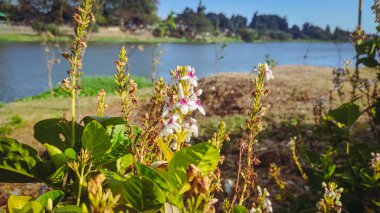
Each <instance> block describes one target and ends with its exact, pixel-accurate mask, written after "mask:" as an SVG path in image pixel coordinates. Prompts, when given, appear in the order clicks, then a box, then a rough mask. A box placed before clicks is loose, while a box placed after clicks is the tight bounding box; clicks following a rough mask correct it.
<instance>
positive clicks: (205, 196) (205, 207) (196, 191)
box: [186, 164, 220, 212]
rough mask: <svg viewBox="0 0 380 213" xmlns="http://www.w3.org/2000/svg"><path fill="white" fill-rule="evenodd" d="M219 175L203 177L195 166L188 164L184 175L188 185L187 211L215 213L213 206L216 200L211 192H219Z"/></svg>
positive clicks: (212, 174) (217, 173)
mask: <svg viewBox="0 0 380 213" xmlns="http://www.w3.org/2000/svg"><path fill="white" fill-rule="evenodd" d="M219 175H220V173H219V172H218V171H216V174H214V173H211V174H210V175H209V176H208V175H203V174H202V172H201V170H199V169H198V168H197V167H196V166H195V165H193V164H190V166H189V169H188V170H187V173H186V178H187V182H188V183H189V184H190V190H189V191H188V194H189V198H188V199H187V202H186V203H187V209H188V210H190V212H198V211H199V212H215V207H214V204H215V203H217V202H218V199H216V198H214V197H213V195H212V192H213V191H215V190H220V183H219V181H216V182H215V181H214V180H219V179H220V176H219Z"/></svg>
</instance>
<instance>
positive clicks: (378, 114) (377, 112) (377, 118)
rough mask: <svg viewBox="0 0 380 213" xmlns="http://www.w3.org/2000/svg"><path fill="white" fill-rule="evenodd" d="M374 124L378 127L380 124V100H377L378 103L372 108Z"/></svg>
mask: <svg viewBox="0 0 380 213" xmlns="http://www.w3.org/2000/svg"><path fill="white" fill-rule="evenodd" d="M372 114H373V122H374V123H375V124H376V125H379V124H380V98H377V100H376V102H375V103H374V104H373V106H372Z"/></svg>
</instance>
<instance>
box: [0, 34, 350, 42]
mask: <svg viewBox="0 0 380 213" xmlns="http://www.w3.org/2000/svg"><path fill="white" fill-rule="evenodd" d="M70 40H71V36H56V37H54V39H52V40H50V41H56V42H68V41H70ZM43 41H44V38H43V37H42V36H41V35H23V34H0V42H1V43H4V42H43ZM89 42H100V43H102V42H103V43H147V44H150V43H151V44H155V43H182V44H211V43H223V42H227V43H273V42H310V43H337V42H335V41H330V40H315V39H300V40H262V39H260V40H255V41H253V42H244V41H243V40H241V39H239V38H234V37H216V38H209V39H205V40H201V39H194V40H190V39H186V38H173V37H148V38H138V37H135V36H91V37H90V39H89ZM348 42H349V41H345V42H342V41H340V42H338V43H348Z"/></svg>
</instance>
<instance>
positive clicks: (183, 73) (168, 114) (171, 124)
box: [160, 66, 205, 150]
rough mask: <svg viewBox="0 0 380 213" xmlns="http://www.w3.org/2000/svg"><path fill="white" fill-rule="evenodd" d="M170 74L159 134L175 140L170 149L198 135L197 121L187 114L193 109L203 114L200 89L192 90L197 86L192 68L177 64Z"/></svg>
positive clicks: (188, 141)
mask: <svg viewBox="0 0 380 213" xmlns="http://www.w3.org/2000/svg"><path fill="white" fill-rule="evenodd" d="M171 75H172V79H171V82H170V85H171V86H172V94H171V95H170V96H168V98H167V99H166V101H165V104H164V107H163V113H162V117H164V118H165V121H164V126H163V128H162V130H161V132H160V136H163V137H172V138H173V139H174V141H175V142H174V144H173V145H172V149H174V150H175V149H177V147H179V148H181V145H182V143H183V142H187V143H190V140H191V137H192V136H195V137H197V136H198V125H197V121H196V120H195V119H193V118H190V117H189V115H190V114H191V113H192V112H193V111H195V110H198V111H199V112H200V113H201V114H203V115H205V111H204V109H203V107H202V105H201V102H200V99H199V97H200V96H201V94H202V89H199V90H196V91H194V89H195V88H196V87H197V86H198V78H197V77H196V76H195V70H194V68H193V67H190V66H178V67H177V68H176V69H175V70H173V71H171ZM186 118H188V119H186ZM186 120H188V121H187V122H186Z"/></svg>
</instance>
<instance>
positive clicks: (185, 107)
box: [176, 83, 196, 115]
mask: <svg viewBox="0 0 380 213" xmlns="http://www.w3.org/2000/svg"><path fill="white" fill-rule="evenodd" d="M178 97H179V101H178V103H177V104H176V107H177V108H179V109H180V110H181V112H182V114H184V115H186V114H187V113H188V112H189V108H191V109H193V108H194V107H195V106H196V103H195V102H194V101H191V100H188V99H187V98H186V97H185V95H184V94H183V89H182V84H181V83H180V84H178Z"/></svg>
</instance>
